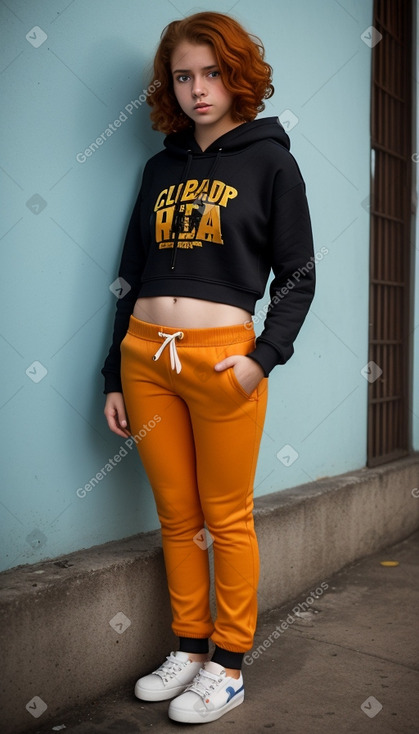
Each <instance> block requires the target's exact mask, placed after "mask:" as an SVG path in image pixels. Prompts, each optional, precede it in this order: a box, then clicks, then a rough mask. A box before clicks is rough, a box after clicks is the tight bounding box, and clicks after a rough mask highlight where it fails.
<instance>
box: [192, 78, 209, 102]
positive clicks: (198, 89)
mask: <svg viewBox="0 0 419 734" xmlns="http://www.w3.org/2000/svg"><path fill="white" fill-rule="evenodd" d="M206 93H207V92H206V89H205V85H204V81H203V79H201V78H200V77H198V76H196V77H195V79H194V82H193V85H192V96H193V97H198V98H199V97H203V96H205V95H206Z"/></svg>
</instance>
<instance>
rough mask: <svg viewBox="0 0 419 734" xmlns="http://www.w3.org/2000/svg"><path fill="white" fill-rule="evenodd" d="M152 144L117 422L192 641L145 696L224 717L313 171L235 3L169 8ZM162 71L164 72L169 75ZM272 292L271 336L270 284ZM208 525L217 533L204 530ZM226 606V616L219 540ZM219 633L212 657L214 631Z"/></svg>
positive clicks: (120, 317)
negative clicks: (148, 495)
mask: <svg viewBox="0 0 419 734" xmlns="http://www.w3.org/2000/svg"><path fill="white" fill-rule="evenodd" d="M153 78H154V80H155V82H154V90H155V91H154V92H153V93H151V94H150V96H149V98H148V102H149V104H150V105H151V107H152V111H151V119H152V122H153V128H154V129H156V130H159V131H160V132H163V133H165V134H166V138H165V141H164V145H165V150H163V151H161V152H160V153H158V154H157V155H155V156H153V157H152V158H151V159H150V160H149V161H148V163H147V165H146V166H145V169H144V173H143V180H142V185H141V190H140V193H139V196H138V199H137V202H136V204H135V207H134V211H133V213H132V217H131V221H130V224H129V227H128V231H127V235H126V240H125V245H124V250H123V254H122V260H121V265H120V270H119V277H120V278H121V283H122V284H123V286H124V291H125V295H124V297H122V298H120V299H119V300H118V303H117V310H116V317H115V327H114V335H113V343H112V346H111V348H110V351H109V355H108V357H107V359H106V362H105V366H104V368H103V370H102V373H103V375H104V377H105V393H106V394H107V398H106V406H105V415H106V418H107V421H108V424H109V428H110V429H111V430H112V431H114V432H115V433H116V434H118V435H119V436H124V437H128V436H130V435H131V434H132V435H135V434H136V433H137V432H138V431H139V430H140V429H141V427H142V426H143V424H144V423H148V422H149V421H150V419H151V418H153V417H155V416H156V414H158V416H159V418H160V420H159V421H158V422H157V421H155V427H154V428H153V429H152V430H150V431H149V432H148V433H147V436H146V437H145V438H144V439H143V440H142V441H141V442H139V443H138V451H139V454H140V457H141V460H142V462H143V465H144V467H145V470H146V472H147V475H148V477H149V480H150V484H151V487H152V489H153V493H154V497H155V501H156V506H157V512H158V516H159V520H160V523H161V531H162V543H163V551H164V558H165V565H166V572H167V581H168V586H169V592H170V600H171V607H172V615H173V622H172V629H173V632H174V633H175V635H176V636H177V637H178V638H179V649H178V650H177V651H174V652H171V653H170V654H169V655H168V656H167V658H166V660H165V662H164V663H163V664H162V665H161V666H160V667H159V668H158V669H157V670H155V671H154V672H152V673H151V674H149V675H146V676H144V677H142V678H140V679H139V680H138V681H137V683H136V687H135V694H136V696H137V697H138V698H140V699H143V700H148V701H161V700H167V699H172V701H171V703H170V707H169V716H170V717H171V718H172V719H174V720H176V721H181V722H185V723H188V722H189V723H206V722H208V721H214V720H216V719H218V718H219V717H220V716H222V715H223V714H225V713H226V712H227V711H229V710H230V709H232V708H234V707H235V706H237V705H239V704H240V703H242V701H243V699H244V687H243V677H242V673H241V665H242V660H243V656H244V653H245V652H246V651H248V650H250V649H251V647H252V644H253V637H254V632H255V627H256V621H257V587H258V577H259V556H258V545H257V539H256V535H255V530H254V524H253V513H252V511H253V481H254V475H255V469H256V461H257V456H258V450H259V444H260V439H261V435H262V430H263V423H264V418H265V410H266V400H267V382H268V379H267V378H268V375H269V373H270V371H271V370H272V369H273V368H274V367H275V366H276V365H278V364H284V363H285V362H286V361H287V360H288V359H289V358H290V357H291V355H292V353H293V342H294V340H295V338H296V336H297V334H298V332H299V330H300V328H301V325H302V323H303V321H304V319H305V316H306V314H307V311H308V309H309V307H310V303H311V301H312V298H313V294H314V269H313V266H314V256H313V242H312V232H311V225H310V217H309V211H308V205H307V200H306V195H305V184H304V181H303V179H302V177H301V173H300V170H299V168H298V165H297V163H296V161H295V159H294V158H293V156H292V155H291V153H290V152H289V138H288V136H287V135H286V133H285V132H284V130H283V128H282V126H281V125H280V123H279V121H278V119H277V118H274V117H268V118H261V119H258V120H255V118H256V116H257V113H258V112H260V111H262V110H263V109H264V103H263V99H267V98H269V97H271V96H272V94H273V86H272V83H271V78H272V69H271V67H270V66H269V64H267V63H266V62H265V61H264V48H263V46H262V44H261V42H260V41H259V39H257V38H256V37H254V36H250V35H249V34H248V33H247V32H246V31H245V30H244V29H243V27H242V26H241V25H240V24H239V23H237V22H236V21H235V20H233V19H232V18H231V17H229V16H226V15H223V14H220V13H213V12H203V13H197V14H195V15H192V16H189V17H187V18H185V19H183V20H180V21H174V22H172V23H170V24H169V25H168V26H167V27H166V29H165V30H164V31H163V34H162V37H161V41H160V45H159V47H158V50H157V53H156V56H155V60H154V76H153ZM156 87H157V89H156ZM271 271H273V276H274V277H273V280H272V283H271V286H270V297H271V301H270V304H269V308H268V309H267V313H266V318H265V321H264V328H263V331H262V333H261V335H260V336H259V337H258V338H257V339H256V338H255V333H254V329H253V323H252V314H254V307H255V302H256V301H257V300H258V299H260V298H261V297H262V296H263V294H264V291H265V286H266V283H267V280H268V277H269V274H270V272H271ZM205 526H206V528H207V531H208V532H209V534H206V531H205V530H204V527H205ZM209 544H212V545H213V551H214V578H215V594H216V607H217V617H216V619H215V620H213V619H212V617H211V612H210V604H209V586H210V576H209V567H208V545H209ZM209 638H211V640H212V641H213V643H214V645H215V651H214V653H213V655H212V658H211V660H208V651H209V646H208V640H209Z"/></svg>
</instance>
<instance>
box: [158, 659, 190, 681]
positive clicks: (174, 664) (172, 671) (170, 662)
mask: <svg viewBox="0 0 419 734" xmlns="http://www.w3.org/2000/svg"><path fill="white" fill-rule="evenodd" d="M184 666H185V663H183V662H180V661H179V660H178V659H177V658H175V656H174V655H173V653H170V655H168V656H167V658H166V660H165V661H164V663H162V664H161V665H160V667H159V668H157V670H155V671H154V673H155V675H159V676H160V677H161V678H162V679H163V680H164V681H165V682H167V681H168V680H170V678H173V676H174V675H176V674H177V673H179V671H180V670H182V668H183V667H184Z"/></svg>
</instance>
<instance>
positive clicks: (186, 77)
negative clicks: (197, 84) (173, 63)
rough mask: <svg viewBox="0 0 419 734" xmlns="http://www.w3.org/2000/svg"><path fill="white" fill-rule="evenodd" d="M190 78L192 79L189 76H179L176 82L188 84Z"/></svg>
mask: <svg viewBox="0 0 419 734" xmlns="http://www.w3.org/2000/svg"><path fill="white" fill-rule="evenodd" d="M189 78H190V77H189V76H188V75H187V74H179V76H177V77H176V81H178V82H180V83H181V84H182V83H183V82H187V81H188V79H189Z"/></svg>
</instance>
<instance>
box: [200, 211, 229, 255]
mask: <svg viewBox="0 0 419 734" xmlns="http://www.w3.org/2000/svg"><path fill="white" fill-rule="evenodd" d="M196 239H197V240H199V239H202V240H205V241H206V242H215V243H216V244H218V245H223V244H224V242H223V238H222V236H221V222H220V207H219V206H216V205H214V206H208V204H207V205H206V206H205V211H204V213H203V215H202V219H201V221H200V223H199V227H198V232H197V234H196Z"/></svg>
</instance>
